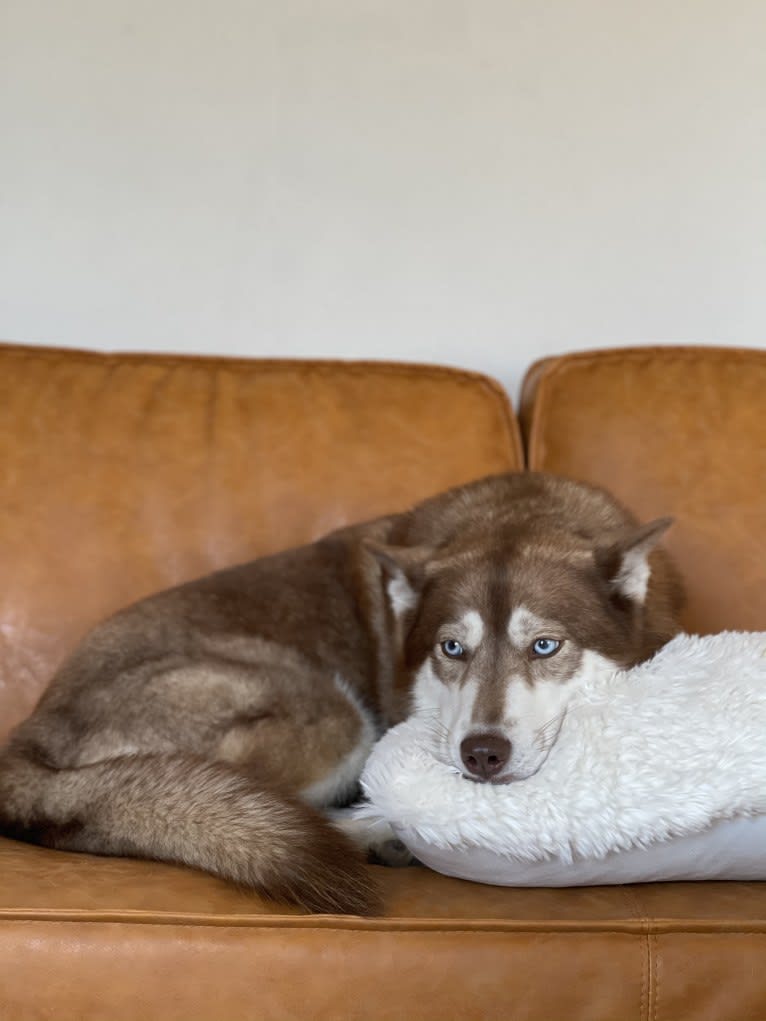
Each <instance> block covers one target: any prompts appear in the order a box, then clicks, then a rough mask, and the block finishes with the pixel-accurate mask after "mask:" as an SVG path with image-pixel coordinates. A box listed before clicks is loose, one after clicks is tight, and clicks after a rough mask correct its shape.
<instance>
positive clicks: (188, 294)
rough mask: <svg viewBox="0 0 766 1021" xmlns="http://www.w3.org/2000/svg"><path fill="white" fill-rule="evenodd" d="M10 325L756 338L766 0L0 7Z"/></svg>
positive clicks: (295, 342)
mask: <svg viewBox="0 0 766 1021" xmlns="http://www.w3.org/2000/svg"><path fill="white" fill-rule="evenodd" d="M0 73H1V75H2V78H1V80H0V149H1V154H2V158H1V159H0V242H1V243H0V336H1V337H3V338H4V339H6V340H9V341H17V342H23V343H47V344H54V345H67V346H83V347H93V348H101V349H105V350H113V349H134V350H135V349H144V350H173V351H188V352H213V353H222V354H244V355H252V356H261V355H281V356H310V357H334V356H339V357H364V358H393V359H414V360H421V361H439V362H445V363H448V364H455V365H462V366H467V367H470V368H476V369H480V370H484V371H486V372H489V373H491V374H493V375H495V376H497V377H498V378H500V379H501V380H502V381H503V382H504V383H505V384H506V385H507V386H508V387H509V388H510V389H511V390H512V392H513V391H515V389H516V387H517V385H518V383H519V381H520V379H521V376H522V374H523V371H524V369H525V368H526V367H527V365H528V364H529V363H530V362H531V361H532V360H533V359H535V358H537V357H539V356H541V355H544V354H549V353H553V352H561V351H566V350H572V349H576V348H586V347H599V346H611V345H622V344H636V343H666V342H676V343H678V342H682V343H718V344H735V345H746V346H758V347H761V346H763V340H764V337H766V304H765V302H764V294H765V293H766V288H765V287H764V282H765V281H766V3H764V0H725V2H715V0H662V2H658V0H643V2H641V3H636V2H634V0H631V2H622V0H502V2H500V0H498V2H495V0H381V2H370V0H247V2H245V0H215V2H213V0H209V2H205V0H183V2H181V0H151V2H149V0H129V2H128V0H107V2H105V0H50V2H45V0H2V4H1V5H0Z"/></svg>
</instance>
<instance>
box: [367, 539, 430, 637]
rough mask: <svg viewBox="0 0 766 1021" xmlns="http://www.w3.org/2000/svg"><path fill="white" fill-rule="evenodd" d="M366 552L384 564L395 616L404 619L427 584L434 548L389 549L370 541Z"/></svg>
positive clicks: (394, 547) (387, 589) (384, 574)
mask: <svg viewBox="0 0 766 1021" xmlns="http://www.w3.org/2000/svg"><path fill="white" fill-rule="evenodd" d="M364 546H365V548H366V549H367V550H368V551H369V552H370V553H372V555H373V556H374V557H375V559H376V560H377V561H378V563H379V564H380V567H381V569H382V572H383V577H384V579H385V586H386V592H387V593H388V598H389V600H390V601H391V609H392V610H393V612H394V616H395V617H397V618H401V617H403V616H404V614H405V613H407V612H408V611H409V610H414V609H415V607H416V606H417V604H418V599H419V598H420V592H421V591H422V588H423V584H424V582H425V576H426V571H425V567H426V564H427V563H428V561H429V560H430V558H431V556H432V555H433V550H432V549H431V547H430V546H386V545H384V544H383V543H379V542H374V541H372V540H368V541H367V542H365V543H364Z"/></svg>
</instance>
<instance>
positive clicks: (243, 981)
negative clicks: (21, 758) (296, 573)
mask: <svg viewBox="0 0 766 1021" xmlns="http://www.w3.org/2000/svg"><path fill="white" fill-rule="evenodd" d="M521 417H522V422H523V426H524V434H525V437H526V439H525V449H526V452H527V459H528V463H529V466H530V467H531V468H537V469H545V470H550V471H556V472H561V473H565V474H568V475H572V476H574V477H577V478H582V479H589V480H593V481H595V482H598V483H602V484H604V485H607V486H608V487H610V488H611V489H613V490H614V491H615V492H616V493H617V494H618V495H619V496H620V497H622V498H623V499H624V500H625V501H626V502H627V503H628V504H629V505H630V506H631V507H632V508H633V509H634V510H635V511H637V512H638V514H640V515H641V516H642V517H643V518H650V517H652V516H654V515H659V514H666V513H672V514H675V515H676V518H677V521H678V523H677V525H676V527H675V528H674V529H673V530H672V532H671V533H670V536H669V539H668V543H669V546H670V547H671V549H672V551H673V552H674V553H675V555H676V557H677V559H678V561H679V563H680V566H681V568H682V570H683V572H684V574H685V576H686V579H687V582H688V587H689V596H690V598H689V603H688V609H687V614H686V624H687V626H688V627H689V628H690V629H699V630H702V631H711V630H717V629H720V628H723V627H741V628H766V539H765V537H766V353H764V352H748V351H732V350H711V349H699V350H694V349H686V350H684V349H640V350H630V351H607V352H600V353H595V354H586V355H574V356H571V357H563V358H556V359H551V360H547V361H544V362H542V363H539V364H538V365H537V366H535V367H534V368H533V369H532V371H531V372H530V374H529V376H528V378H527V380H526V384H525V387H524V396H523V401H522V409H521ZM523 458H524V454H523V448H522V442H521V434H520V431H519V428H518V426H517V423H516V419H515V418H514V416H513V414H512V412H511V409H510V407H509V404H508V401H507V399H506V397H505V395H504V393H503V392H502V390H501V389H500V388H499V387H498V386H497V385H496V384H495V383H493V382H492V381H490V380H488V379H486V378H484V377H481V376H479V375H476V374H473V373H469V372H457V371H452V370H447V369H441V368H435V367H412V366H402V365H381V364H377V365H375V364H332V363H316V362H312V363H306V362H303V363H301V362H268V361H251V362H248V361H227V360H219V359H197V358H169V357H164V356H146V357H144V356H138V357H137V356H123V355H110V356H102V355H94V354H87V353H81V352H63V351H53V350H42V349H39V348H33V349H24V348H17V347H16V348H14V347H6V348H0V544H1V546H0V549H1V554H0V577H1V578H2V584H1V585H0V731H2V732H6V731H7V730H8V729H9V728H10V727H11V726H12V725H13V724H14V723H16V722H17V721H18V720H20V719H21V718H22V717H23V716H24V715H25V714H26V713H27V712H28V711H29V710H30V709H31V708H32V706H33V704H34V702H35V699H36V697H37V696H38V694H39V693H40V691H41V689H42V688H43V686H44V685H45V683H46V680H47V678H48V676H49V675H50V672H51V670H52V668H53V666H54V665H55V664H56V662H57V661H58V660H59V659H60V658H61V657H62V656H63V655H64V654H65V653H66V652H67V650H68V649H70V648H71V647H72V645H73V643H74V642H75V641H76V640H77V638H78V636H79V635H80V634H81V633H82V632H83V630H84V629H85V628H86V627H88V626H89V625H90V624H91V623H93V622H94V621H95V620H96V619H97V618H99V617H101V616H103V615H104V614H105V613H107V612H109V611H111V610H113V609H115V608H116V607H118V606H120V605H122V604H124V603H125V602H127V601H128V600H132V599H135V598H137V597H139V596H142V595H144V594H146V593H148V592H151V591H152V590H155V589H158V588H160V587H163V586H167V585H170V584H173V583H175V582H178V581H181V580H182V579H186V578H189V577H192V576H194V575H198V574H200V573H203V572H206V571H209V570H211V569H213V568H216V567H220V566H221V565H223V564H229V563H232V562H236V561H240V560H245V559H248V558H251V557H254V556H257V555H258V554H261V553H265V552H268V551H271V550H275V549H277V548H280V547H286V546H289V545H291V544H295V543H299V542H304V541H307V540H311V539H313V538H315V537H317V536H319V535H320V534H322V533H323V532H326V531H328V530H329V529H331V528H334V527H335V526H338V525H341V524H344V523H346V522H349V521H352V520H354V519H360V518H364V517H366V516H370V515H373V514H377V513H380V512H383V511H390V510H396V509H399V508H402V507H405V506H407V505H408V504H410V503H411V502H413V501H415V500H417V499H419V498H420V497H423V496H426V495H427V494H430V493H433V492H436V491H438V490H440V489H443V488H446V487H447V486H449V485H452V484H454V483H459V482H463V481H465V480H468V479H471V478H474V477H477V476H480V475H482V474H485V473H488V472H497V471H504V470H507V469H512V468H520V467H522V465H523ZM764 738H765V739H766V735H764ZM374 872H375V875H376V878H377V880H378V881H379V882H380V883H381V885H382V887H383V889H384V891H385V901H386V906H387V911H386V916H385V917H384V918H376V919H359V918H328V917H309V916H306V915H303V914H301V913H299V912H298V911H297V910H291V909H289V908H285V907H282V906H280V905H275V904H272V903H267V902H265V901H262V900H261V899H259V898H258V897H257V896H255V895H253V894H252V893H248V892H243V891H240V890H237V889H234V888H233V887H231V886H228V885H226V884H225V883H223V882H220V881H218V880H215V879H213V878H210V877H208V876H206V875H203V874H200V873H196V872H193V871H191V870H187V869H183V868H176V867H171V866H167V865H158V864H154V863H149V862H136V861H127V860H117V859H100V858H96V857H90V856H86V855H73V854H64V853H61V852H54V851H47V850H42V849H40V848H35V847H30V846H26V845H23V844H18V843H14V842H11V841H0V1021H26V1019H42V1018H46V1019H54V1021H74V1019H78V1021H85V1019H98V1021H137V1019H152V1018H162V1019H168V1021H170V1019H178V1021H194V1019H210V1021H245V1019H248V1021H250V1019H251V1021H289V1019H306V1021H309V1019H325V1021H327V1019H333V1021H345V1019H358V1021H363V1019H370V1021H384V1019H385V1021H394V1019H396V1021H450V1019H466V1021H482V1019H492V1021H503V1019H514V1021H522V1019H530V1021H565V1019H566V1021H574V1019H588V1021H597V1019H613V1021H614V1019H616V1021H632V1019H634V1018H635V1019H646V1021H661V1019H665V1021H678V1019H681V1018H693V1019H695V1021H704V1019H708V1018H721V1019H727V1021H738V1019H743V1021H744V1019H746V1018H747V1019H757V1018H761V1019H762V1018H766V966H765V962H766V885H761V884H739V883H728V884H727V883H698V884H682V883H675V884H658V885H646V886H634V887H617V888H589V889H572V890H513V889H498V888H494V887H488V886H481V885H477V884H471V883H465V882H460V881H458V880H450V879H446V878H444V877H442V876H439V875H436V874H435V873H432V872H429V871H427V870H425V869H407V870H386V869H375V870H374Z"/></svg>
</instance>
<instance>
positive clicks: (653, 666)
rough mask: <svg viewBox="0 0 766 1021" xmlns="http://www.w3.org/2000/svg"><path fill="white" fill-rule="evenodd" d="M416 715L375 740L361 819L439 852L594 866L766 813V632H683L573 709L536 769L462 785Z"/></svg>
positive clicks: (590, 690) (595, 687)
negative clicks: (503, 780)
mask: <svg viewBox="0 0 766 1021" xmlns="http://www.w3.org/2000/svg"><path fill="white" fill-rule="evenodd" d="M431 742H432V736H431V733H430V732H429V729H428V727H427V725H425V724H423V723H422V722H419V721H418V720H417V719H416V718H415V719H411V720H408V721H406V722H405V723H403V724H401V725H400V726H399V727H396V728H394V729H393V730H391V731H389V732H388V734H386V735H385V736H384V737H383V738H382V740H381V741H380V742H379V743H378V745H376V747H375V749H374V750H373V753H372V755H371V757H370V760H369V762H368V764H367V767H366V769H365V772H364V775H363V778H362V783H363V786H364V787H365V789H366V792H367V796H368V798H369V799H370V805H369V806H368V808H367V810H366V811H367V812H368V813H369V814H371V815H377V816H379V817H383V818H386V819H387V820H388V821H389V822H391V823H392V824H393V825H394V826H400V827H402V828H404V829H409V830H411V831H412V832H414V833H417V834H418V835H419V837H420V838H421V839H423V840H426V841H428V842H429V843H431V844H433V845H434V846H435V847H441V848H450V847H452V848H469V847H482V848H486V849H489V850H491V851H493V852H495V853H497V854H502V855H504V856H507V857H510V858H514V859H517V860H522V861H543V860H547V859H550V858H552V857H558V858H559V859H561V860H563V861H568V860H572V859H573V858H575V857H577V858H602V857H604V856H605V855H607V854H609V853H610V852H613V851H621V850H625V849H627V848H633V847H642V846H646V845H648V844H651V843H653V842H656V841H660V840H664V839H667V838H668V837H671V836H680V835H684V834H692V833H698V832H701V831H702V830H704V829H705V828H707V827H709V826H710V825H711V824H712V823H713V822H714V821H715V820H717V819H725V818H731V817H733V816H746V815H753V814H760V813H764V812H766V633H758V634H738V633H734V632H727V633H724V634H721V635H714V636H708V637H705V638H698V637H694V636H689V635H681V636H679V637H678V638H676V639H674V641H672V642H671V643H669V644H668V645H667V646H665V648H664V649H662V650H661V651H660V652H659V653H658V654H657V655H656V656H655V657H654V659H652V660H651V661H650V662H648V663H645V664H643V665H642V666H640V667H636V668H635V669H633V670H630V671H621V672H617V673H615V674H613V675H611V676H610V677H608V678H600V679H599V678H596V679H594V681H593V682H592V683H591V684H589V685H586V686H585V687H584V688H583V690H582V691H581V692H580V693H578V695H577V696H576V697H575V699H574V700H573V702H572V704H571V705H570V707H569V710H568V712H567V717H566V719H565V721H564V725H563V727H562V729H561V732H560V735H559V739H558V741H557V743H556V745H555V746H554V748H553V750H552V751H551V753H550V756H549V758H548V760H547V762H546V763H545V765H544V766H543V767H542V769H541V770H540V771H539V772H538V773H537V774H536V775H534V776H532V777H530V778H529V779H527V780H524V781H521V782H518V783H514V784H510V785H508V786H505V787H503V786H498V787H495V786H489V785H479V784H474V783H470V782H468V781H466V780H465V779H464V778H463V777H462V776H460V775H459V773H457V772H456V771H455V770H453V769H451V768H450V767H448V766H446V765H445V764H444V763H443V762H441V761H439V760H438V759H437V758H435V757H434V755H433V754H432V751H433V749H432V747H431Z"/></svg>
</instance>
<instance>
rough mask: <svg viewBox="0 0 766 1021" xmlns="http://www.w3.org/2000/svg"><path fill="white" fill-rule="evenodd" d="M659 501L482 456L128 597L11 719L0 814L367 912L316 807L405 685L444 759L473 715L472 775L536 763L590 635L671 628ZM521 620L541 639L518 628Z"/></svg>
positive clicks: (101, 845)
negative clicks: (489, 739)
mask: <svg viewBox="0 0 766 1021" xmlns="http://www.w3.org/2000/svg"><path fill="white" fill-rule="evenodd" d="M667 523H668V522H667V521H666V520H662V521H660V522H656V523H654V524H653V525H650V526H645V527H644V528H638V527H637V525H636V522H635V521H634V519H633V518H632V517H631V515H630V514H628V512H627V511H625V509H624V508H622V507H621V506H620V505H619V504H617V503H616V502H615V501H614V500H613V499H612V498H611V497H609V496H608V495H607V494H606V493H604V492H603V491H601V490H598V489H595V488H592V487H589V486H585V485H581V484H578V483H574V482H570V481H567V480H563V479H558V478H555V477H552V476H547V475H542V474H532V473H519V474H510V475H504V476H493V477H490V478H487V479H484V480H481V481H479V482H476V483H473V484H470V485H468V486H464V487H462V488H458V489H455V490H451V491H449V492H448V493H445V494H443V495H441V496H439V497H436V498H433V499H431V500H428V501H426V502H424V503H422V504H420V505H419V506H417V507H415V508H414V509H413V510H411V511H409V512H408V513H404V514H400V515H393V516H390V517H386V518H381V519H378V520H375V521H372V522H368V523H365V524H362V525H357V526H353V527H350V528H346V529H342V530H340V531H337V532H334V533H332V534H331V535H328V536H327V537H326V538H324V539H322V540H320V541H319V542H316V543H314V544H312V545H309V546H304V547H301V548H298V549H294V550H290V551H287V552H285V553H281V554H277V555H275V556H271V557H265V558H262V559H260V560H256V561H253V562H251V563H248V564H244V565H242V566H239V567H234V568H231V569H228V570H224V571H219V572H217V573H215V574H213V575H210V576H207V577H205V578H202V579H200V580H198V581H195V582H191V583H189V584H186V585H181V586H179V587H177V588H174V589H170V590H168V591H166V592H163V593H160V594H159V595H156V596H153V597H151V598H149V599H146V600H143V601H142V602H139V603H137V604H135V605H133V606H131V607H129V608H127V609H126V610H123V611H122V612H120V613H118V614H117V615H115V616H114V617H111V618H110V619H108V620H107V621H105V622H104V623H102V624H101V625H100V626H98V627H97V628H96V629H95V630H94V631H92V632H91V634H90V635H88V636H87V637H86V639H85V641H84V642H83V644H82V645H81V646H80V647H79V649H78V650H77V651H76V652H75V653H74V655H73V656H72V657H71V658H70V659H69V660H68V661H67V662H65V663H64V665H63V666H62V667H61V669H60V670H59V671H58V673H57V674H56V676H55V677H54V679H53V682H52V683H51V685H50V687H49V688H48V690H47V691H46V693H45V694H44V695H43V697H42V699H41V701H40V703H39V705H38V707H37V709H36V710H35V712H34V714H33V715H32V716H31V717H30V718H29V719H28V720H27V721H26V722H25V723H23V724H22V725H21V726H20V727H19V728H18V729H17V730H16V732H15V733H14V734H13V735H12V737H11V739H10V741H9V743H8V745H7V746H6V748H5V749H4V751H3V753H2V755H0V830H2V831H3V832H4V833H5V834H6V835H11V836H15V837H17V838H20V839H24V840H29V841H34V842H38V843H41V844H44V845H47V846H50V847H57V848H64V849H69V850H76V851H90V852H94V853H98V854H114V855H133V856H137V857H145V858H156V859H160V860H164V861H175V862H182V863H186V864H189V865H192V866H196V867H198V868H201V869H205V870H207V871H210V872H212V873H215V874H217V875H219V876H222V877H225V878H228V879H231V880H234V881H236V882H239V883H241V884H245V885H248V886H253V887H255V888H257V889H259V890H261V891H263V892H265V893H266V894H268V895H270V896H273V897H275V898H281V899H286V900H290V901H294V902H296V903H298V904H301V905H303V906H304V907H306V908H308V909H310V910H314V911H334V912H353V913H362V912H370V911H374V910H375V909H376V895H375V893H374V891H372V890H371V887H370V881H369V877H368V874H367V873H366V871H365V870H364V868H363V860H362V857H361V855H360V854H359V853H358V851H356V850H355V848H354V847H353V846H352V844H351V842H350V841H349V839H348V838H347V837H346V836H344V835H343V834H342V833H341V832H340V831H339V830H338V829H337V828H336V827H335V826H333V825H331V824H330V823H328V822H327V821H326V820H325V819H323V818H322V816H321V815H320V813H319V812H318V811H316V809H322V808H329V807H331V806H333V805H338V804H342V803H344V802H347V801H348V800H349V799H350V798H351V797H352V796H353V795H354V793H355V790H356V784H357V779H358V776H359V773H360V772H361V768H362V766H363V763H364V760H365V757H366V755H367V753H368V752H369V749H370V748H371V746H372V743H373V742H374V740H375V737H376V735H377V733H378V732H379V729H380V728H381V727H385V726H388V725H390V724H391V723H393V722H397V721H398V720H400V719H401V718H402V717H403V716H404V715H406V713H407V711H408V709H409V707H410V695H411V696H412V702H411V705H412V709H413V711H415V712H419V713H423V714H426V715H427V716H428V718H429V719H431V720H433V725H434V726H435V727H438V728H440V732H441V733H442V734H443V735H444V737H445V746H446V747H448V748H449V749H451V754H452V756H453V758H454V760H455V762H456V763H457V764H458V765H459V764H460V762H461V756H463V762H465V761H466V759H465V757H464V754H463V752H462V751H461V748H464V742H465V740H466V739H467V738H468V739H472V735H473V736H474V737H475V736H476V735H477V734H478V736H479V737H482V736H484V735H487V734H488V735H489V736H495V737H497V738H499V739H502V740H505V741H507V742H509V752H510V754H509V758H508V761H507V763H503V764H502V768H501V769H499V770H498V771H497V772H496V773H493V774H492V775H491V776H490V775H487V776H480V775H478V774H474V775H472V778H473V779H489V780H492V782H500V781H502V782H505V781H507V780H512V779H520V778H522V777H524V776H527V775H529V774H530V773H531V772H533V771H535V770H536V769H537V768H539V765H540V763H541V762H542V761H543V759H544V757H545V754H547V750H548V748H549V747H550V744H551V743H552V741H553V740H554V739H555V736H556V733H557V728H558V723H559V722H560V719H561V717H562V714H563V712H564V710H565V706H566V693H567V691H569V690H571V689H572V686H573V685H574V684H576V681H577V678H578V677H581V676H583V674H584V673H587V671H588V670H589V669H590V665H591V664H592V663H593V662H594V658H597V659H598V661H599V662H601V661H603V660H607V661H609V662H611V663H613V664H615V665H619V666H631V665H634V664H636V663H639V662H641V661H642V660H643V659H646V658H647V657H649V656H650V655H651V654H652V653H654V652H655V651H656V649H658V648H659V647H660V646H661V645H662V644H664V643H665V642H666V641H667V640H668V639H669V638H671V637H672V636H673V635H674V634H675V633H676V632H677V630H678V622H677V615H678V608H679V589H678V585H677V582H676V579H675V575H674V572H673V571H672V568H671V567H670V564H669V562H668V561H667V559H666V557H665V556H664V554H662V552H661V551H660V550H655V552H654V553H653V554H652V556H651V568H650V563H649V553H650V550H651V549H652V547H653V545H654V543H655V542H656V541H657V539H658V538H659V535H660V533H661V532H662V531H664V529H665V527H667ZM541 637H545V638H548V639H551V640H554V639H555V640H556V641H560V642H561V646H560V648H559V650H558V651H557V652H556V654H555V655H554V656H551V657H549V658H545V659H543V658H540V657H537V656H535V655H534V654H533V653H532V652H531V651H530V650H531V648H532V646H533V645H534V642H535V641H536V640H537V639H539V638H541ZM447 640H454V641H458V642H459V643H460V645H461V646H462V652H463V654H462V656H461V658H448V657H447V656H446V655H445V654H444V653H443V651H442V643H444V642H445V641H447ZM469 772H470V770H469ZM312 806H313V807H312Z"/></svg>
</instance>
